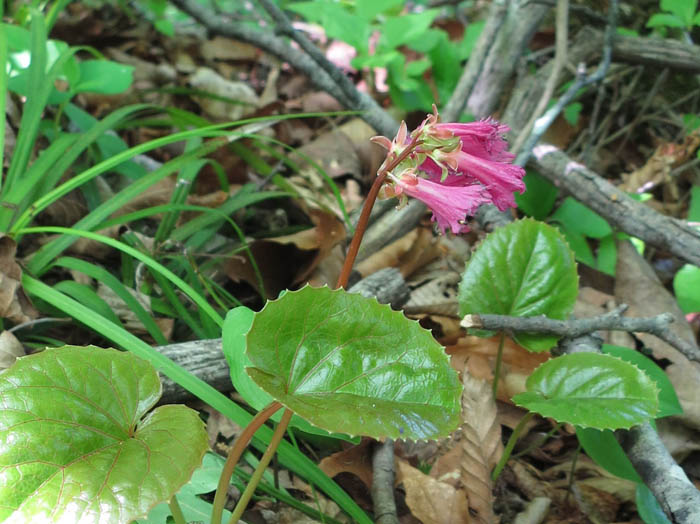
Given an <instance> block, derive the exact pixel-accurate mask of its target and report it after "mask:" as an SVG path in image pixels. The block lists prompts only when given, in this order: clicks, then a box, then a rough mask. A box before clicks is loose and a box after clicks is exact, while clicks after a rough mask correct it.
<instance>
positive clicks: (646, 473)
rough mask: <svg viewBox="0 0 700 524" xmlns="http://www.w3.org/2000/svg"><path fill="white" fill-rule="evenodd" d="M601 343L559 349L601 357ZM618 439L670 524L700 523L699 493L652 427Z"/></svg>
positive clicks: (563, 344) (585, 340)
mask: <svg viewBox="0 0 700 524" xmlns="http://www.w3.org/2000/svg"><path fill="white" fill-rule="evenodd" d="M601 343H602V339H600V337H595V336H591V335H583V336H582V337H578V338H568V339H562V341H560V343H559V349H560V350H561V351H562V352H564V353H574V352H590V353H598V352H599V351H600V349H599V348H600V345H601ZM615 435H616V436H617V438H618V440H619V441H620V445H621V446H622V448H623V450H624V451H625V453H626V455H627V457H628V458H629V459H630V462H631V463H632V465H633V466H634V469H635V470H636V471H637V473H638V474H639V476H640V477H641V478H642V480H643V481H644V484H646V486H647V487H648V488H649V489H650V490H651V492H652V493H653V494H654V497H655V498H656V500H657V501H658V502H659V504H660V506H661V508H662V509H663V511H664V513H666V516H667V517H668V518H669V519H670V520H671V522H672V523H673V524H697V523H698V522H700V491H698V490H697V489H696V488H695V486H694V485H693V483H692V482H691V481H690V480H689V479H688V476H687V475H686V474H685V471H683V469H682V468H681V467H680V466H679V465H678V464H677V463H676V461H675V460H673V457H672V456H671V454H670V453H669V452H668V450H667V449H666V447H665V446H664V443H663V442H662V441H661V438H660V437H659V434H658V433H657V432H656V430H655V429H654V428H652V427H651V424H649V423H646V424H642V425H639V426H635V427H633V428H631V429H629V430H622V429H621V430H618V431H616V432H615Z"/></svg>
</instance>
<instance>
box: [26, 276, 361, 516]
mask: <svg viewBox="0 0 700 524" xmlns="http://www.w3.org/2000/svg"><path fill="white" fill-rule="evenodd" d="M22 287H23V289H24V290H25V291H26V292H27V293H29V294H30V295H33V296H36V297H38V298H41V299H42V300H44V301H46V302H47V303H49V304H51V305H52V306H54V307H56V308H58V309H60V310H62V311H64V312H65V313H66V314H68V315H70V316H72V317H73V318H75V319H77V320H79V321H80V322H82V323H83V324H85V325H87V326H89V327H91V328H92V329H94V330H96V331H98V332H99V333H100V334H101V335H102V336H103V337H105V338H107V339H108V340H111V341H112V342H114V343H115V344H116V345H118V346H120V347H122V348H124V349H127V350H129V351H131V352H132V353H134V354H135V355H136V356H138V357H141V358H143V359H144V360H147V361H149V362H150V363H151V364H153V366H154V367H155V368H156V369H157V370H158V371H160V372H162V373H163V374H164V375H166V376H167V377H168V378H170V379H171V380H172V381H174V382H175V383H177V384H179V385H180V386H182V387H183V388H185V389H186V390H187V391H189V392H190V393H192V394H193V395H194V396H196V397H197V398H199V399H201V400H202V401H204V402H206V403H207V404H209V405H210V406H211V407H213V408H214V409H216V410H217V411H219V412H220V413H222V414H223V415H225V416H227V417H229V418H230V419H231V420H233V421H234V422H235V423H236V424H238V425H240V426H246V425H247V424H248V423H249V422H250V421H251V420H252V418H253V417H252V415H251V414H250V413H248V412H247V411H246V410H244V409H243V408H241V407H240V406H238V405H237V404H236V403H235V402H233V401H232V400H231V399H229V398H228V397H226V396H225V395H223V394H222V393H220V392H218V391H217V390H216V389H214V388H213V387H211V386H210V385H209V384H207V383H206V382H204V381H203V380H201V379H199V378H197V377H196V376H194V375H192V374H191V373H189V372H188V371H187V370H185V369H184V368H182V367H180V366H178V365H177V364H175V363H174V362H173V361H172V360H170V359H169V358H168V357H166V356H165V355H163V354H161V353H159V352H158V351H156V350H155V349H153V348H152V347H150V346H149V345H148V344H146V343H145V342H143V341H142V340H141V339H139V338H137V337H135V336H134V335H132V334H131V333H129V332H128V331H126V330H125V329H123V328H120V327H119V326H116V325H114V324H112V323H111V322H105V320H104V318H102V317H101V316H100V315H98V314H97V313H95V312H94V311H92V310H90V309H89V308H86V307H85V306H83V305H82V304H79V303H78V302H76V301H75V300H73V299H71V298H69V297H67V296H65V295H63V294H62V293H59V292H58V291H56V290H54V289H51V288H50V287H49V286H47V285H46V284H44V283H43V282H41V281H39V280H36V279H34V278H32V277H30V276H29V275H27V274H26V273H24V274H23V275H22ZM271 437H272V429H270V428H269V427H267V426H263V427H261V428H260V429H259V430H258V432H257V433H256V434H255V437H254V438H253V441H252V444H253V446H255V447H256V448H257V449H259V450H264V449H265V448H266V447H267V445H268V444H269V442H270V438H271ZM278 455H279V459H280V463H281V464H282V465H283V466H284V467H286V468H289V469H290V470H292V471H294V472H295V473H297V474H298V475H300V476H301V477H303V478H305V479H306V480H308V481H309V482H311V483H313V484H315V485H316V486H318V488H319V489H321V490H322V491H324V492H325V493H326V494H327V495H328V496H330V497H331V498H332V499H333V500H334V501H335V502H336V503H337V504H338V505H339V506H340V508H341V509H342V510H343V511H345V512H346V513H347V514H348V515H350V517H351V518H352V519H353V520H354V521H355V522H358V523H360V524H372V520H371V519H370V518H369V517H368V516H367V514H366V513H365V512H364V511H362V509H360V508H359V507H358V506H357V504H356V503H355V501H354V500H352V499H351V498H350V497H349V496H348V494H347V493H345V492H344V491H343V490H342V489H340V487H339V486H338V485H337V484H336V483H335V482H333V480H331V479H330V478H328V476H327V475H326V474H325V473H323V472H322V471H321V470H320V469H319V468H318V467H317V466H316V465H315V464H314V463H313V462H311V461H310V460H309V459H308V458H307V457H305V456H304V455H303V454H301V453H300V452H299V451H297V450H296V449H294V448H293V447H292V445H291V444H289V443H288V442H286V441H282V442H281V443H280V447H279V448H278Z"/></svg>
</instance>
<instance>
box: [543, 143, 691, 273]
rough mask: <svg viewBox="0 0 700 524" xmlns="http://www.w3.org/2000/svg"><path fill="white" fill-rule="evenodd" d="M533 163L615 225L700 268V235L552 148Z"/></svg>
mask: <svg viewBox="0 0 700 524" xmlns="http://www.w3.org/2000/svg"><path fill="white" fill-rule="evenodd" d="M532 153H533V156H532V159H531V160H530V162H531V163H533V164H534V165H535V167H536V168H537V170H538V171H539V172H540V173H541V174H542V175H543V176H544V177H545V178H547V179H549V180H550V181H551V182H552V183H553V184H555V185H557V186H559V187H562V188H564V189H565V190H566V191H568V192H569V193H571V194H572V195H573V196H574V197H575V198H576V199H577V200H579V201H580V202H583V203H584V204H586V205H587V206H588V207H590V208H591V209H593V211H595V212H596V213H598V214H600V215H601V216H602V217H603V218H605V219H606V220H607V221H608V222H610V224H611V225H614V226H616V227H617V228H619V229H621V230H622V231H625V232H626V233H629V234H630V235H632V236H635V237H637V238H639V239H641V240H644V242H646V243H648V244H650V245H652V246H654V247H657V248H659V249H662V250H666V251H669V252H670V253H672V254H674V255H675V256H677V257H678V258H680V259H681V260H685V261H686V262H689V263H691V264H695V265H696V266H700V231H697V230H696V229H694V228H692V227H691V226H689V225H688V224H687V223H685V222H683V221H681V220H676V219H675V218H671V217H667V216H666V215H662V214H661V213H658V212H656V211H654V210H653V209H652V208H650V207H649V206H646V205H644V204H642V203H640V202H637V201H635V200H632V199H631V198H630V197H628V196H627V195H626V194H625V193H624V192H623V191H620V190H619V189H617V188H616V187H615V186H613V185H612V184H611V183H610V182H608V181H607V180H605V179H603V178H602V177H601V176H600V175H598V174H597V173H595V172H593V171H591V170H590V169H588V168H587V167H586V166H584V165H582V164H579V163H578V162H575V161H574V160H572V159H571V158H570V157H569V156H567V155H566V154H565V153H563V152H562V151H561V150H559V149H557V148H556V147H555V146H552V145H549V144H542V145H538V146H537V147H535V148H534V150H533V152H532Z"/></svg>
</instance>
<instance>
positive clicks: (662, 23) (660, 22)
mask: <svg viewBox="0 0 700 524" xmlns="http://www.w3.org/2000/svg"><path fill="white" fill-rule="evenodd" d="M647 27H679V28H684V27H685V24H684V23H683V20H681V19H680V18H678V17H677V16H675V15H670V14H667V13H656V14H655V15H652V16H651V18H649V21H648V22H647Z"/></svg>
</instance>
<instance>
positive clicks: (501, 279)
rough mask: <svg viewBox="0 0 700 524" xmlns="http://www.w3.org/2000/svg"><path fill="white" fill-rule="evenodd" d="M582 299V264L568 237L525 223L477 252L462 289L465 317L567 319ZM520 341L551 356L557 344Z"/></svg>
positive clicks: (548, 339)
mask: <svg viewBox="0 0 700 524" xmlns="http://www.w3.org/2000/svg"><path fill="white" fill-rule="evenodd" d="M577 294H578V276H577V274H576V263H575V262H574V257H573V254H572V253H571V250H570V249H569V246H568V245H567V243H566V241H565V240H564V238H563V237H562V235H561V234H560V233H559V232H558V231H557V230H556V229H554V228H553V227H550V226H548V225H547V224H543V223H542V222H537V221H535V220H531V219H524V220H518V221H516V222H513V223H512V224H509V225H507V226H505V227H502V228H500V229H498V230H496V231H494V232H493V233H491V234H489V236H488V237H486V240H485V241H484V243H483V244H482V245H481V246H480V247H479V249H477V251H476V253H474V255H473V256H472V258H471V260H470V261H469V264H468V266H467V269H466V271H465V272H464V275H463V277H462V282H461V284H460V286H459V312H460V315H462V316H464V315H468V314H470V313H475V314H479V313H481V314H486V313H491V314H497V315H511V316H517V317H534V316H538V315H546V316H547V317H549V318H555V319H560V320H561V319H565V318H567V317H568V316H569V314H570V313H571V311H572V309H573V306H574V302H575V301H576V295H577ZM515 338H516V341H517V342H518V343H520V344H521V345H523V346H525V347H526V348H527V349H529V350H531V351H546V350H548V349H549V348H551V347H552V346H553V345H554V344H556V341H557V338H556V337H552V336H545V335H535V334H528V333H522V334H518V335H517V336H516V337H515Z"/></svg>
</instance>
